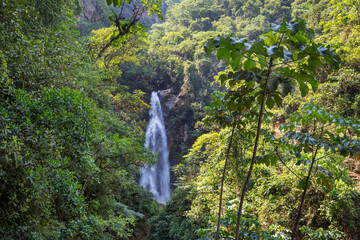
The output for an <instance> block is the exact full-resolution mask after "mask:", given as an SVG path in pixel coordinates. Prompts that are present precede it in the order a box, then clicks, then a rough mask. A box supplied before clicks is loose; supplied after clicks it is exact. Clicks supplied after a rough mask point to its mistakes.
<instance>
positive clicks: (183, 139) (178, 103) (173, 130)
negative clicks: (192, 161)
mask: <svg viewBox="0 0 360 240" xmlns="http://www.w3.org/2000/svg"><path fill="white" fill-rule="evenodd" d="M159 96H160V100H161V103H162V107H163V111H164V113H165V122H166V123H167V126H166V128H167V132H168V142H169V143H168V144H169V149H170V154H169V161H170V165H171V166H175V165H176V164H178V163H179V162H180V161H181V160H182V156H183V155H184V154H186V153H187V149H188V148H189V147H191V145H192V144H193V141H194V139H192V137H191V136H190V134H189V132H190V130H191V129H193V127H194V113H193V111H192V109H191V107H190V104H189V102H188V100H187V98H186V96H185V95H184V93H183V92H180V93H179V94H174V93H173V92H172V89H166V90H163V91H159ZM175 178H176V177H175V175H174V173H173V172H171V173H170V182H171V183H173V182H175V180H176V179H175Z"/></svg>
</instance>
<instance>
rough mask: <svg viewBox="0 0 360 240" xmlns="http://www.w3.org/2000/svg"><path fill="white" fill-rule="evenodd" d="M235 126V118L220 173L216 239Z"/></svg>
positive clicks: (216, 237) (216, 238)
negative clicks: (221, 172)
mask: <svg viewBox="0 0 360 240" xmlns="http://www.w3.org/2000/svg"><path fill="white" fill-rule="evenodd" d="M235 126H236V120H234V123H233V129H232V131H231V137H230V142H229V145H228V149H227V153H226V159H225V164H224V170H223V175H222V178H221V189H220V200H219V214H218V222H217V226H216V236H215V240H218V239H219V230H220V219H221V209H222V195H223V189H224V180H225V173H226V166H227V162H228V159H229V153H230V148H231V144H232V140H233V136H234V131H235Z"/></svg>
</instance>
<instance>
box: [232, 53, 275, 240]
mask: <svg viewBox="0 0 360 240" xmlns="http://www.w3.org/2000/svg"><path fill="white" fill-rule="evenodd" d="M272 63H273V58H270V62H269V67H268V72H267V76H266V79H265V84H264V91H263V94H262V100H261V108H260V113H259V120H258V125H257V131H256V138H255V144H254V151H253V155H252V159H251V164H250V168H249V171H248V174H247V176H246V180H245V183H244V186H243V188H242V191H241V198H240V204H239V210H238V215H237V220H236V231H235V240H239V230H240V221H241V212H242V207H243V204H244V198H245V193H246V188H247V185H248V184H249V182H250V178H251V174H252V170H253V168H254V164H255V160H256V153H257V149H258V144H259V138H260V130H261V122H262V118H263V115H264V108H265V98H266V89H267V82H268V80H269V77H270V73H271V68H272Z"/></svg>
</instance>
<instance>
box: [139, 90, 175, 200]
mask: <svg viewBox="0 0 360 240" xmlns="http://www.w3.org/2000/svg"><path fill="white" fill-rule="evenodd" d="M149 115H150V119H149V124H148V127H147V129H146V134H145V137H146V142H145V147H148V148H149V149H150V150H151V151H152V152H153V153H154V154H158V153H159V155H158V159H159V161H158V162H157V163H156V164H155V165H153V166H145V167H142V168H141V174H140V185H142V186H143V187H144V188H146V189H148V190H149V191H150V192H151V193H153V194H154V196H155V199H156V200H157V201H158V202H159V203H162V204H165V203H166V202H167V201H168V200H169V199H170V164H169V147H168V144H167V136H166V129H165V122H164V116H163V111H162V109H161V103H160V99H159V96H158V94H157V92H152V93H151V109H150V112H149Z"/></svg>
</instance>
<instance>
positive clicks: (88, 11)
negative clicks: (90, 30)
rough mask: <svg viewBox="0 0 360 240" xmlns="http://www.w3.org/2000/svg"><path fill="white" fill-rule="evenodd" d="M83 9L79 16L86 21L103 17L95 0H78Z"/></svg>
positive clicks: (93, 20)
mask: <svg viewBox="0 0 360 240" xmlns="http://www.w3.org/2000/svg"><path fill="white" fill-rule="evenodd" d="M80 5H81V7H82V8H83V11H82V13H81V15H80V18H83V19H84V20H86V21H88V22H99V21H102V20H103V19H104V16H103V10H102V9H101V7H100V6H99V4H98V2H97V1H96V0H80Z"/></svg>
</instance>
